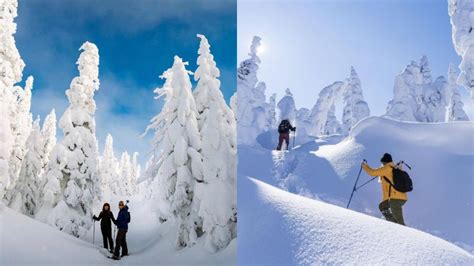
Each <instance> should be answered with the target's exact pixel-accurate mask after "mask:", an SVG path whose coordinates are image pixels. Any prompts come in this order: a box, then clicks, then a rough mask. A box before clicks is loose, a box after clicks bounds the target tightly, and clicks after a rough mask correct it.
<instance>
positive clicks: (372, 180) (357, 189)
mask: <svg viewBox="0 0 474 266" xmlns="http://www.w3.org/2000/svg"><path fill="white" fill-rule="evenodd" d="M377 177H378V176H375V177H372V178H371V179H370V180H369V181H367V182H365V183H364V184H362V185H360V186H358V187H357V188H356V191H357V190H359V188H361V187H363V186H365V185H367V184H368V183H370V182H372V181H373V180H374V179H376V178H377Z"/></svg>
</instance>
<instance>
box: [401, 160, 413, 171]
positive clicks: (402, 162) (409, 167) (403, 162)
mask: <svg viewBox="0 0 474 266" xmlns="http://www.w3.org/2000/svg"><path fill="white" fill-rule="evenodd" d="M400 163H401V164H404V165H405V166H406V167H408V169H410V170H411V166H409V165H408V164H407V163H406V162H405V161H401V162H400Z"/></svg>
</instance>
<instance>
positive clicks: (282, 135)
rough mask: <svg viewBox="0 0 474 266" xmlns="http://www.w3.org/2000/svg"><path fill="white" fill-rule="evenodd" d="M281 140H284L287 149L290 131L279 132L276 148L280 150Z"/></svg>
mask: <svg viewBox="0 0 474 266" xmlns="http://www.w3.org/2000/svg"><path fill="white" fill-rule="evenodd" d="M283 141H285V142H286V149H288V146H289V145H290V132H288V133H280V137H279V138H278V146H277V150H281V145H283Z"/></svg>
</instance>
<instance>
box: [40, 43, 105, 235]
mask: <svg viewBox="0 0 474 266" xmlns="http://www.w3.org/2000/svg"><path fill="white" fill-rule="evenodd" d="M80 51H82V53H81V55H80V56H79V59H78V61H77V64H78V70H79V76H77V77H75V78H74V79H73V80H72V81H71V86H70V88H69V89H68V90H67V91H66V95H67V97H68V100H69V104H70V105H69V107H68V108H67V109H66V111H65V112H64V114H63V116H62V117H61V119H60V121H59V127H60V128H61V129H62V130H63V132H64V138H63V139H62V141H61V142H60V143H58V144H57V145H56V147H55V148H54V149H53V152H52V156H51V160H50V162H49V164H48V169H47V173H46V174H45V179H46V184H45V187H44V189H43V200H44V202H43V206H42V209H41V210H40V213H38V215H37V216H38V218H39V219H41V220H44V221H46V222H48V223H49V224H51V225H53V226H56V227H58V228H59V229H60V230H62V231H65V232H67V233H70V234H72V235H74V236H76V237H82V236H85V234H86V232H87V231H88V230H89V228H90V227H91V226H92V221H91V219H90V217H91V215H92V213H91V209H92V207H93V204H94V202H95V201H96V200H98V199H99V198H100V180H99V178H98V175H97V170H98V169H97V168H98V150H97V140H96V137H95V119H94V113H95V109H96V105H95V101H94V93H95V91H96V90H98V89H99V50H98V49H97V47H96V46H95V45H94V44H93V43H90V42H85V43H84V44H83V45H82V46H81V48H80Z"/></svg>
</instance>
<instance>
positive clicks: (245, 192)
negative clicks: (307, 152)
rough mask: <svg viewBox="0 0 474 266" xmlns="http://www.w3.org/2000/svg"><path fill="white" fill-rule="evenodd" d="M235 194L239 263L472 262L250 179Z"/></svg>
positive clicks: (424, 238) (447, 248)
mask: <svg viewBox="0 0 474 266" xmlns="http://www.w3.org/2000/svg"><path fill="white" fill-rule="evenodd" d="M238 197H239V209H240V210H241V212H240V213H239V224H238V226H239V228H238V230H239V254H238V263H239V264H243V265H251V264H253V265H255V264H261V265H294V264H298V265H310V264H336V265H338V264H354V263H357V264H364V265H366V264H373V265H381V264H386V265H389V264H391V265H393V264H408V265H417V264H420V265H441V264H449V265H472V264H474V257H473V256H472V255H471V254H469V253H468V252H466V251H464V250H463V249H461V248H459V247H457V246H455V245H453V244H451V243H448V242H446V241H444V240H442V239H440V238H437V237H434V236H432V235H429V234H427V233H424V232H420V231H418V230H415V229H412V228H408V227H403V226H400V225H397V224H393V223H389V222H385V221H382V220H380V219H377V218H374V217H370V216H367V215H364V214H360V213H357V212H354V211H351V210H346V209H343V208H340V207H337V206H334V205H330V204H327V203H323V202H320V201H315V200H311V199H308V198H305V197H301V196H298V195H294V194H291V193H288V192H286V191H282V190H280V189H277V188H274V187H272V186H270V185H267V184H265V183H263V182H261V181H258V180H255V179H252V178H247V177H243V176H242V177H240V178H239V194H238ZM242 210H245V211H242Z"/></svg>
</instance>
